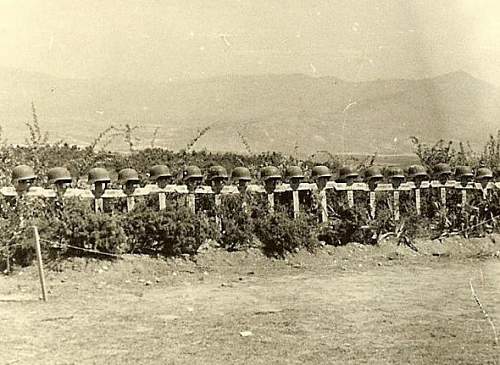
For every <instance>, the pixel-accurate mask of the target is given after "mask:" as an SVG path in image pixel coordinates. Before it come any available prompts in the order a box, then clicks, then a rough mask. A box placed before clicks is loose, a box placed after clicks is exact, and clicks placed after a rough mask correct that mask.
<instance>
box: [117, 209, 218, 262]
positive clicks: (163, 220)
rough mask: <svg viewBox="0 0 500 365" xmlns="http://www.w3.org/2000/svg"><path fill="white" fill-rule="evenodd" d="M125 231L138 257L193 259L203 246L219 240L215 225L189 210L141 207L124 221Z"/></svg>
mask: <svg viewBox="0 0 500 365" xmlns="http://www.w3.org/2000/svg"><path fill="white" fill-rule="evenodd" d="M122 224H123V227H124V230H125V232H126V235H127V236H128V238H129V242H130V245H131V247H130V251H131V252H136V253H147V254H161V255H163V256H175V255H181V254H190V255H193V254H195V253H196V252H197V250H198V248H199V247H200V246H201V244H202V243H203V242H205V241H206V240H208V239H214V240H217V239H218V230H217V226H216V225H215V222H214V221H213V220H211V219H209V218H208V217H207V216H206V215H204V214H194V213H192V212H191V211H190V210H189V209H188V208H187V207H180V208H175V209H174V207H173V206H172V205H167V209H165V210H162V211H153V210H151V209H148V208H147V207H138V209H135V210H134V211H133V212H131V213H129V214H127V215H126V216H125V218H124V219H123V222H122Z"/></svg>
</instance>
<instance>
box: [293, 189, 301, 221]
mask: <svg viewBox="0 0 500 365" xmlns="http://www.w3.org/2000/svg"><path fill="white" fill-rule="evenodd" d="M292 198H293V218H297V217H298V216H299V211H300V206H299V204H300V202H299V191H298V190H294V191H292Z"/></svg>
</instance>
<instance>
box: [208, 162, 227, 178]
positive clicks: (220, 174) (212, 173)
mask: <svg viewBox="0 0 500 365" xmlns="http://www.w3.org/2000/svg"><path fill="white" fill-rule="evenodd" d="M227 178H228V174H227V170H226V168H225V167H223V166H219V165H215V166H212V167H210V168H209V169H208V180H217V179H220V180H227Z"/></svg>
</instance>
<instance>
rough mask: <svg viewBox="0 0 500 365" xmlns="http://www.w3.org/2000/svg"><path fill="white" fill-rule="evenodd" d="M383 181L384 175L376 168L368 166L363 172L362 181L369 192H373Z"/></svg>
mask: <svg viewBox="0 0 500 365" xmlns="http://www.w3.org/2000/svg"><path fill="white" fill-rule="evenodd" d="M383 179H384V175H382V172H381V171H380V168H379V167H377V166H370V167H368V168H367V169H366V170H365V173H364V181H365V182H366V183H367V184H368V187H369V188H370V190H375V188H376V187H377V186H378V184H379V183H381V182H382V180H383Z"/></svg>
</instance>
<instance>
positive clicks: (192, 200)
mask: <svg viewBox="0 0 500 365" xmlns="http://www.w3.org/2000/svg"><path fill="white" fill-rule="evenodd" d="M187 205H188V208H189V210H191V212H193V213H196V196H195V194H194V193H188V195H187Z"/></svg>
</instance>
